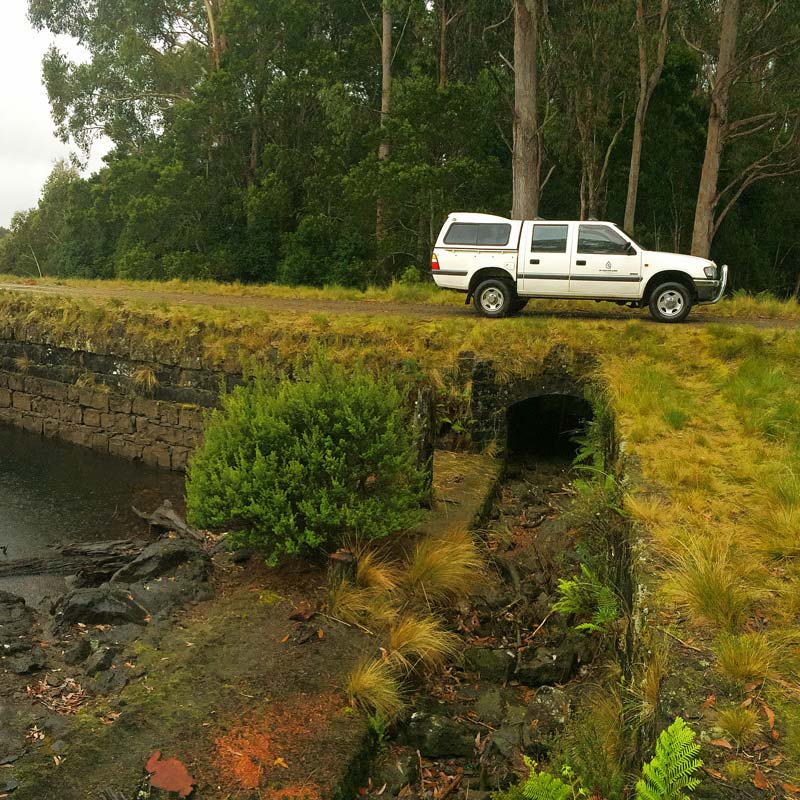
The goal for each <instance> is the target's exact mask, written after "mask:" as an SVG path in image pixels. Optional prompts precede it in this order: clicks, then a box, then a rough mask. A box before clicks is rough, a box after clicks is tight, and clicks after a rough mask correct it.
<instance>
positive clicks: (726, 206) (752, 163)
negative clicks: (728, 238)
mask: <svg viewBox="0 0 800 800" xmlns="http://www.w3.org/2000/svg"><path fill="white" fill-rule="evenodd" d="M689 24H691V28H690V27H689V25H687V26H686V28H684V38H685V39H686V41H687V42H688V43H689V44H690V45H691V46H692V47H693V48H694V49H695V50H696V51H697V52H698V53H699V54H700V56H701V57H702V59H703V67H704V71H703V84H702V85H703V88H704V89H705V90H706V92H707V94H708V100H709V112H708V125H707V136H706V150H705V156H704V159H703V169H702V173H701V176H700V186H699V188H698V193H697V205H696V208H695V218H694V230H693V233H692V253H693V254H694V255H698V256H702V257H707V256H708V255H709V253H710V250H711V244H712V242H713V240H714V237H715V236H716V234H717V232H718V231H719V228H720V226H721V224H722V222H723V221H724V220H725V218H726V217H727V216H728V214H729V213H730V211H731V210H732V208H733V207H734V206H735V204H736V203H737V202H738V201H739V199H740V198H741V197H742V195H743V194H744V192H745V191H747V190H748V189H749V188H750V187H751V186H752V185H753V184H755V183H758V182H760V181H763V180H766V179H770V178H781V177H785V176H787V175H792V174H795V173H797V172H798V171H800V80H798V78H797V75H798V69H800V4H798V3H797V2H796V0H719V1H718V2H713V3H712V2H703V3H700V4H699V5H698V6H696V7H695V8H694V15H693V16H690V18H689ZM721 178H722V181H721V180H720V179H721ZM720 184H721V185H720Z"/></svg>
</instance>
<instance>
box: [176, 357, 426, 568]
mask: <svg viewBox="0 0 800 800" xmlns="http://www.w3.org/2000/svg"><path fill="white" fill-rule="evenodd" d="M413 447H414V445H413V434H412V431H411V429H410V426H409V425H408V419H407V414H406V412H405V407H404V401H403V398H402V396H401V394H400V392H399V390H398V389H397V387H396V386H395V385H394V384H393V383H392V382H391V381H389V380H385V379H378V378H374V377H372V376H371V375H370V374H369V373H367V372H366V371H364V370H363V369H349V370H347V371H345V370H344V368H342V367H340V366H337V365H334V364H331V363H329V362H327V361H325V360H321V361H317V362H316V363H314V364H312V366H311V367H309V368H308V369H306V370H303V371H301V372H300V373H299V374H298V375H296V376H295V380H293V381H288V380H285V381H282V382H276V381H274V380H273V379H270V378H269V377H267V376H265V375H264V374H256V375H254V376H253V377H252V378H251V379H250V380H249V381H248V382H247V383H245V384H243V385H241V386H238V387H236V388H235V389H234V390H233V391H232V392H231V393H230V394H227V395H225V396H224V397H223V399H222V408H221V409H220V410H219V411H216V412H214V414H213V415H212V417H211V419H210V420H209V424H208V425H207V427H206V430H205V441H204V443H203V444H202V446H201V447H200V448H199V449H198V450H197V452H196V454H195V456H194V457H193V459H192V460H191V463H190V465H189V473H188V480H187V489H186V492H187V510H188V515H189V519H191V520H192V522H193V523H194V524H196V525H200V526H204V527H212V528H221V527H227V528H230V529H232V530H233V531H234V534H233V535H234V542H235V543H237V544H239V545H247V546H251V547H257V548H259V549H260V550H262V551H263V552H264V553H265V554H266V556H267V559H268V561H269V562H270V563H275V562H276V561H277V560H278V559H279V558H280V557H281V556H283V555H294V554H298V553H309V552H311V551H313V550H315V549H318V548H322V547H327V548H331V547H333V546H336V545H338V544H339V543H340V542H341V541H342V538H343V537H344V536H349V537H352V536H356V537H358V538H359V539H362V540H367V539H375V538H378V537H382V536H386V535H387V534H390V533H392V532H394V531H397V530H400V529H402V528H404V527H407V526H408V525H409V524H411V523H412V522H413V521H414V520H415V519H416V518H417V516H418V513H419V510H418V509H419V500H420V496H421V488H420V487H421V485H422V484H421V481H420V475H419V472H418V470H417V468H416V466H415V458H414V449H413Z"/></svg>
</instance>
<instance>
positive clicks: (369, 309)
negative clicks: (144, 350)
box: [0, 283, 800, 328]
mask: <svg viewBox="0 0 800 800" xmlns="http://www.w3.org/2000/svg"><path fill="white" fill-rule="evenodd" d="M0 290H9V291H14V292H24V293H28V294H39V295H55V296H61V297H72V298H86V299H95V300H109V299H112V298H117V299H118V300H129V301H134V302H141V303H152V304H154V305H155V304H162V303H167V304H169V305H175V306H198V305H200V306H212V307H215V308H247V309H258V310H261V311H266V312H268V313H273V314H286V313H289V314H292V313H293V314H317V313H324V314H352V315H365V316H372V317H389V316H404V317H417V318H419V319H435V318H437V317H450V318H452V317H476V316H477V315H476V312H475V310H474V309H473V308H472V307H471V306H467V305H462V304H460V303H457V304H454V305H442V306H438V305H428V304H425V303H390V302H381V301H373V300H320V299H305V298H293V299H288V298H283V297H264V296H242V295H222V294H220V295H217V294H199V293H189V292H169V291H164V292H160V291H149V290H145V289H123V288H118V287H111V286H110V287H108V288H105V287H99V286H91V287H77V286H58V285H53V284H40V285H30V284H19V283H0ZM521 316H526V317H540V318H547V317H556V318H561V319H586V320H614V319H616V320H624V321H629V320H632V319H640V320H642V321H646V322H652V323H653V324H656V323H655V322H653V320H652V319H651V318H650V315H649V314H648V313H647V311H646V310H644V309H640V310H636V309H620V310H619V311H617V310H608V309H607V308H603V309H602V310H598V311H597V312H591V311H583V310H575V311H568V312H567V311H552V310H548V309H545V308H542V309H541V310H537V307H536V301H535V300H534V301H532V302H531V303H530V304H529V305H528V307H527V308H526V309H525V310H524V311H523V312H522V314H521ZM710 323H727V324H730V325H752V326H754V327H758V328H798V327H800V322H799V321H797V320H786V319H768V318H751V319H745V318H732V317H721V316H720V317H717V316H714V315H713V314H712V313H711V312H710V311H709V312H703V313H701V314H697V313H693V314H692V315H690V316H689V319H688V320H687V321H686V322H685V323H684V324H687V325H706V324H710Z"/></svg>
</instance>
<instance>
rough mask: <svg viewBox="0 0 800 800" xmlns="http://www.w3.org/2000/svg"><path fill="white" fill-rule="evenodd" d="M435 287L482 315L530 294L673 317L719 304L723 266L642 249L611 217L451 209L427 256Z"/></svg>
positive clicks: (518, 306) (500, 312) (511, 308)
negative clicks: (515, 215)
mask: <svg viewBox="0 0 800 800" xmlns="http://www.w3.org/2000/svg"><path fill="white" fill-rule="evenodd" d="M431 272H432V274H433V279H434V281H436V285H437V286H440V287H441V288H442V289H453V290H455V291H457V292H464V293H465V294H466V295H467V303H469V302H470V300H472V299H474V302H475V308H476V309H477V310H478V312H479V313H481V314H483V315H484V316H486V317H504V316H506V315H507V314H513V313H516V312H518V311H520V310H522V308H523V307H524V306H525V304H526V303H527V302H528V299H529V298H531V297H550V298H559V299H565V298H574V299H579V300H610V301H611V302H616V303H618V304H620V305H627V306H630V307H632V308H641V307H643V306H645V305H647V306H649V308H650V313H651V314H652V315H653V317H654V318H655V319H656V320H658V321H659V322H680V321H681V320H683V319H685V318H686V315H687V314H688V313H689V310H690V309H691V307H692V306H693V305H707V304H711V303H717V302H719V300H720V298H721V297H722V295H723V294H724V293H725V287H726V286H727V282H728V267H727V265H724V266H722V267H721V268H720V267H718V266H717V265H716V264H715V263H714V262H713V261H709V260H708V259H706V258H696V257H694V256H684V255H680V254H678V253H660V252H655V251H651V250H644V249H643V248H641V247H639V245H638V244H636V242H634V241H633V240H632V239H630V237H628V236H627V235H626V234H625V233H624V232H623V231H622V230H620V229H619V228H618V227H617V226H616V225H614V224H613V223H611V222H598V221H595V220H588V221H582V222H575V221H568V222H562V221H551V220H538V219H537V220H530V221H525V222H522V221H520V220H510V219H505V218H504V217H495V216H492V215H490V214H467V213H463V214H462V213H459V214H450V216H449V217H448V218H447V220H446V222H445V223H444V226H443V227H442V230H441V232H440V233H439V238H438V239H437V241H436V247H435V249H434V251H433V256H432V259H431Z"/></svg>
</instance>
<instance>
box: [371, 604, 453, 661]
mask: <svg viewBox="0 0 800 800" xmlns="http://www.w3.org/2000/svg"><path fill="white" fill-rule="evenodd" d="M459 643H460V639H459V638H458V636H456V635H455V634H454V633H451V632H450V631H448V630H447V629H446V628H445V627H444V624H443V623H442V621H441V620H440V619H438V618H437V617H434V616H431V615H415V614H406V615H404V616H403V617H402V618H401V619H399V620H398V621H397V622H395V623H393V624H392V625H390V627H389V634H388V637H387V645H388V646H387V651H388V655H389V658H390V659H391V660H392V661H394V662H395V663H396V664H397V665H398V666H399V667H401V668H402V669H403V670H405V671H407V672H410V671H412V670H414V669H416V668H418V667H426V668H428V667H430V668H436V667H440V666H441V665H442V664H443V663H444V662H446V661H447V660H448V659H452V658H453V657H454V656H455V655H456V654H457V653H458V649H459Z"/></svg>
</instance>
